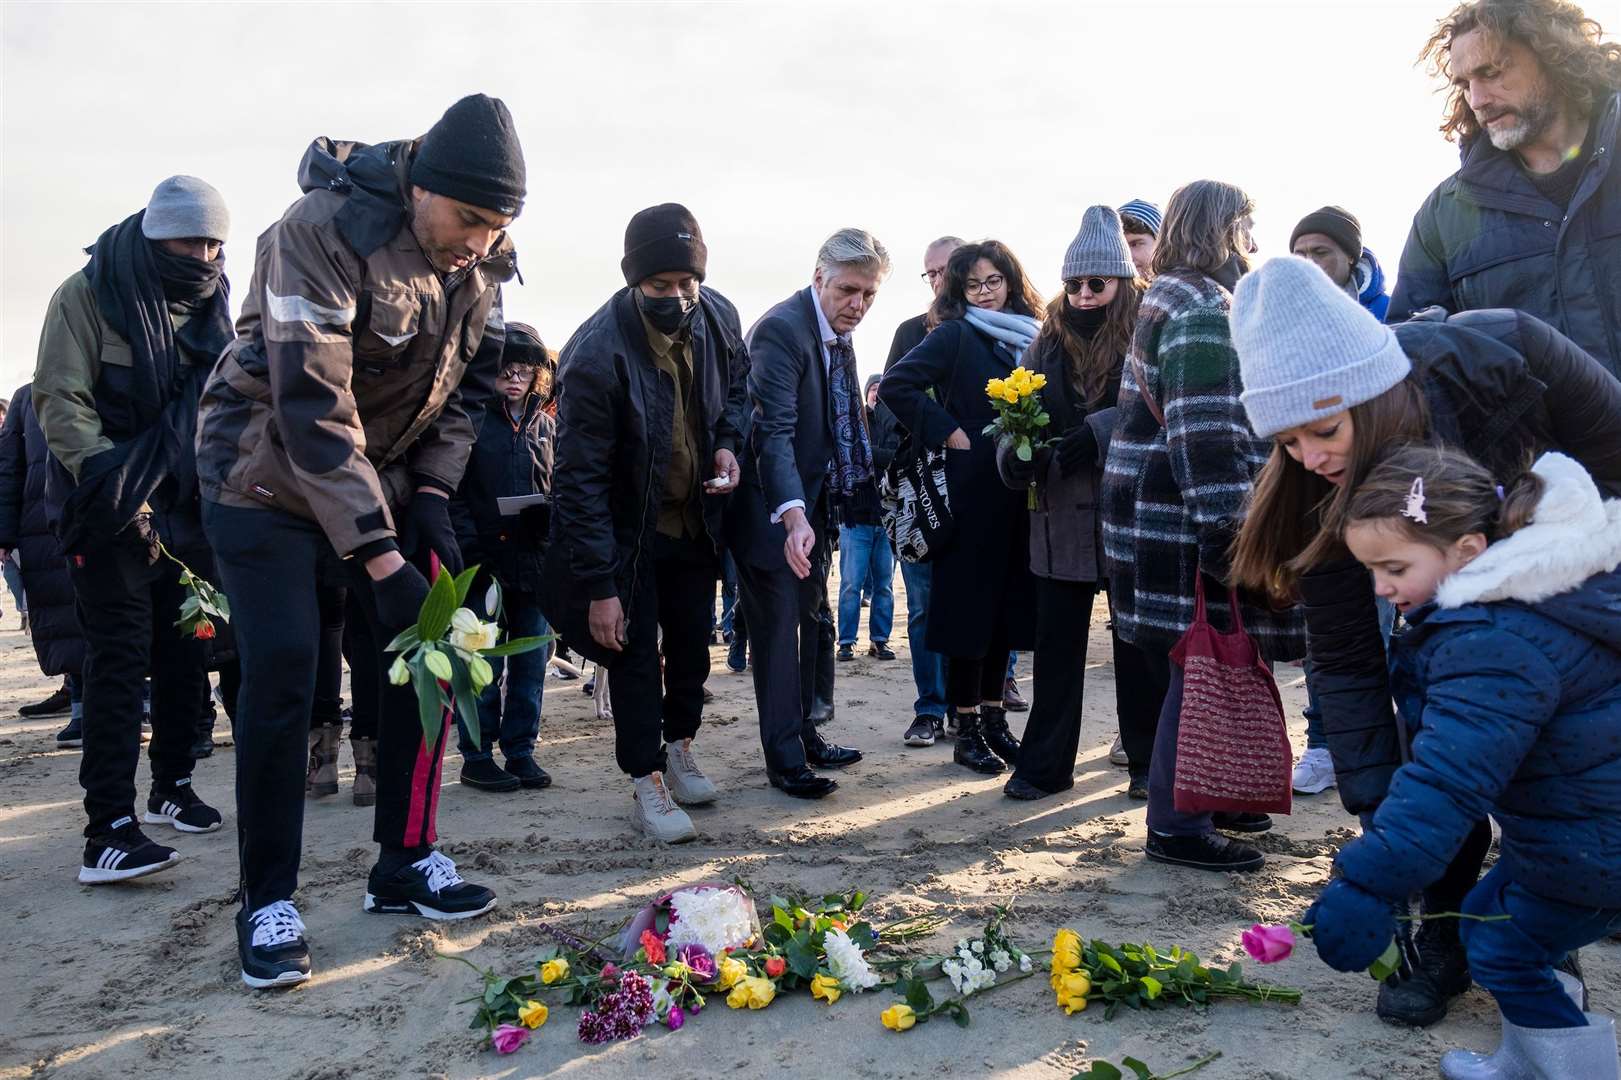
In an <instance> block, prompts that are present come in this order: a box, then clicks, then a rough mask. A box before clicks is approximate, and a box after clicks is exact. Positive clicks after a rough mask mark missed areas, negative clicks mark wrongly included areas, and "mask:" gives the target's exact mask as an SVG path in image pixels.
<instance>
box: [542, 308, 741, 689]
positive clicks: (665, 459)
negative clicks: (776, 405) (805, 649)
mask: <svg viewBox="0 0 1621 1080" xmlns="http://www.w3.org/2000/svg"><path fill="white" fill-rule="evenodd" d="M701 301H702V311H701V312H700V313H699V314H698V315H697V316H695V317H694V319H693V321H692V358H693V381H692V402H691V403H690V405H689V415H694V416H696V417H697V418H698V420H699V424H698V457H699V469H700V474H705V473H707V471H708V463H709V462H710V461H711V460H712V459H713V457H714V455H715V452H716V451H717V450H720V449H727V450H730V451H732V452H733V453H734V454H735V453H737V450H738V446H739V441H740V436H741V429H742V415H743V408H744V396H743V395H744V388H743V380H744V377H745V375H746V373H747V371H748V352H747V350H746V349H745V348H744V346H743V343H742V334H741V333H740V331H739V328H738V322H737V309H736V308H734V307H733V306H732V304H731V302H730V301H729V300H727V299H726V298H725V297H724V296H722V295H720V294H719V293H717V292H715V291H714V290H713V289H710V288H708V287H704V288H703V289H702V290H701ZM557 386H558V398H557V453H556V457H555V461H554V468H553V472H552V526H551V534H550V535H551V539H550V542H549V544H548V545H547V549H546V559H545V569H544V573H543V582H542V589H541V610H542V611H543V612H544V613H545V615H546V619H547V621H548V622H550V623H551V624H552V626H553V627H554V628H556V629H557V631H558V633H560V634H561V635H562V637H563V640H564V641H565V642H566V643H567V644H568V645H569V647H571V648H573V649H574V650H575V651H577V652H579V653H580V654H581V655H582V656H584V657H585V658H586V659H588V660H595V661H598V662H605V661H607V660H609V659H610V658H611V657H613V656H615V655H617V654H614V653H609V652H608V651H607V650H605V649H602V648H601V647H600V646H598V645H597V644H596V643H595V642H594V641H593V640H592V638H591V633H590V630H589V628H588V622H587V614H588V612H589V610H590V607H591V602H592V601H593V600H605V599H607V598H608V597H610V596H618V597H619V600H620V603H622V604H624V605H625V608H626V614H627V616H628V614H629V607H630V604H631V598H632V597H633V596H634V595H636V593H637V591H638V585H639V583H640V580H641V575H643V574H648V575H650V574H651V573H652V562H653V543H652V540H653V534H654V532H655V529H656V527H657V523H658V513H659V504H660V503H661V501H662V500H663V496H664V476H665V472H666V470H667V469H668V468H669V465H670V439H671V427H672V425H673V423H674V419H675V382H674V380H673V379H671V378H670V376H669V375H667V374H665V373H663V372H661V371H659V370H658V368H656V367H655V366H654V365H653V359H652V356H651V354H650V353H649V351H648V344H647V331H646V329H645V328H644V327H643V326H642V319H641V315H640V314H639V313H638V312H637V310H636V301H635V299H634V297H632V295H631V290H630V289H629V288H626V289H623V290H621V291H620V292H618V293H615V294H614V297H613V299H611V300H609V301H608V302H607V303H606V304H604V305H602V307H601V308H599V309H597V312H596V313H595V314H594V315H592V316H591V317H590V318H589V319H587V320H586V321H585V323H584V325H582V326H581V327H580V328H579V329H578V330H576V331H575V332H574V336H573V337H571V338H570V339H569V341H568V344H566V345H565V346H563V354H562V356H561V357H560V358H559V360H558V365H557ZM703 499H704V502H703V507H704V527H705V530H706V531H707V533H708V535H709V538H710V540H711V541H717V540H718V538H719V537H720V536H721V535H722V521H721V514H722V507H723V504H724V502H725V499H724V498H719V497H709V496H704V497H703ZM718 550H719V549H718V547H717V552H718Z"/></svg>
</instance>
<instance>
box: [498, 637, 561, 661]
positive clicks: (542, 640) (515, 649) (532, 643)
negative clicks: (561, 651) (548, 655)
mask: <svg viewBox="0 0 1621 1080" xmlns="http://www.w3.org/2000/svg"><path fill="white" fill-rule="evenodd" d="M555 640H557V635H556V634H541V635H539V636H538V637H521V638H513V639H512V640H511V641H507V642H503V643H502V644H500V645H496V646H493V647H492V648H488V649H480V650H479V651H478V654H479V655H480V656H516V655H518V654H519V653H526V652H534V651H535V650H536V649H539V648H543V647H544V646H545V645H546V644H547V643H548V642H551V641H555Z"/></svg>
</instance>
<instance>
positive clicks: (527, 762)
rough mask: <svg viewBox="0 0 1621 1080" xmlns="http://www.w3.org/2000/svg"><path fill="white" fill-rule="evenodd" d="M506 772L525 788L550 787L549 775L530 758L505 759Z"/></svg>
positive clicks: (550, 777) (550, 779)
mask: <svg viewBox="0 0 1621 1080" xmlns="http://www.w3.org/2000/svg"><path fill="white" fill-rule="evenodd" d="M507 772H509V773H511V774H512V775H513V776H516V777H517V778H518V783H519V784H520V785H522V786H523V787H526V788H544V787H551V786H552V776H551V773H549V772H547V771H546V770H545V769H542V768H541V767H540V766H539V765H537V764H536V763H535V759H534V758H532V757H516V758H508V759H507Z"/></svg>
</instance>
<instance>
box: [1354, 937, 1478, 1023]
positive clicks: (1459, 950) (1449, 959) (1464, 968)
mask: <svg viewBox="0 0 1621 1080" xmlns="http://www.w3.org/2000/svg"><path fill="white" fill-rule="evenodd" d="M1413 945H1414V951H1416V952H1417V953H1418V961H1417V963H1416V964H1414V965H1413V969H1412V971H1411V973H1410V974H1409V975H1408V976H1407V977H1406V978H1402V979H1397V980H1394V981H1386V982H1385V983H1383V984H1381V985H1380V987H1379V1003H1378V1006H1377V1008H1376V1009H1375V1011H1376V1012H1377V1013H1378V1014H1379V1018H1380V1019H1381V1020H1386V1021H1389V1022H1390V1023H1394V1024H1407V1025H1409V1026H1412V1027H1429V1026H1430V1025H1431V1024H1434V1023H1436V1022H1437V1021H1439V1020H1441V1019H1442V1018H1443V1017H1445V1016H1446V1014H1447V1005H1448V1003H1449V1002H1450V1001H1451V1000H1452V999H1453V998H1455V997H1457V996H1458V995H1459V994H1461V993H1463V992H1464V991H1465V990H1467V989H1469V983H1470V979H1469V962H1468V960H1467V958H1466V957H1465V955H1464V951H1463V942H1462V941H1461V940H1459V938H1458V923H1457V920H1456V919H1429V920H1426V921H1425V922H1423V923H1421V924H1420V925H1419V928H1418V932H1417V933H1416V934H1414V935H1413Z"/></svg>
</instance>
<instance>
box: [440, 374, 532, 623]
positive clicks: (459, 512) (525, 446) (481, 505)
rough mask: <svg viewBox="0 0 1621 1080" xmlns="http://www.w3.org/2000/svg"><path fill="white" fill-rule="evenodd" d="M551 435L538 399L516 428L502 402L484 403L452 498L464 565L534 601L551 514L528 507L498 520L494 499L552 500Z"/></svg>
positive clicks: (529, 404)
mask: <svg viewBox="0 0 1621 1080" xmlns="http://www.w3.org/2000/svg"><path fill="white" fill-rule="evenodd" d="M555 433H556V425H555V424H554V422H553V420H552V418H551V417H550V416H547V415H546V413H545V412H544V411H543V410H542V408H541V401H540V397H539V396H538V395H536V394H530V395H529V397H528V398H527V399H526V400H525V402H524V411H523V417H522V419H520V420H519V421H518V422H517V423H516V424H514V423H513V421H512V419H511V416H510V414H508V412H507V408H506V402H505V401H504V400H502V399H499V398H498V399H496V400H495V401H492V402H490V404H489V405H488V406H487V407H486V408H485V413H484V418H483V422H482V424H481V425H480V427H479V433H478V441H477V442H476V443H474V444H473V450H472V453H471V454H469V455H468V458H467V469H466V471H465V472H463V473H462V483H461V487H459V488H458V489H457V490H456V495H455V497H454V498H452V499H451V500H450V512H451V516H452V518H453V519H454V520H455V525H456V539H457V542H458V543H460V545H461V549H462V558H463V560H465V561H466V563H467V565H469V566H472V565H474V564H477V565H479V566H480V567H482V568H483V569H484V570H486V571H488V572H489V573H491V574H493V575H494V576H495V579H496V580H497V581H499V582H500V583H501V587H502V588H503V589H506V590H508V591H513V590H516V591H519V592H525V593H530V594H532V595H539V593H540V585H541V560H542V558H543V555H544V550H545V544H546V531H547V529H548V528H549V526H550V524H551V508H550V507H549V506H546V505H542V506H534V507H528V508H526V509H524V510H523V511H522V512H521V513H519V514H517V515H507V516H503V515H502V514H501V510H500V505H499V503H498V502H497V500H499V499H502V498H510V497H512V496H517V495H550V494H551V490H552V453H553V444H554V442H555V438H554V435H555Z"/></svg>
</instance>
